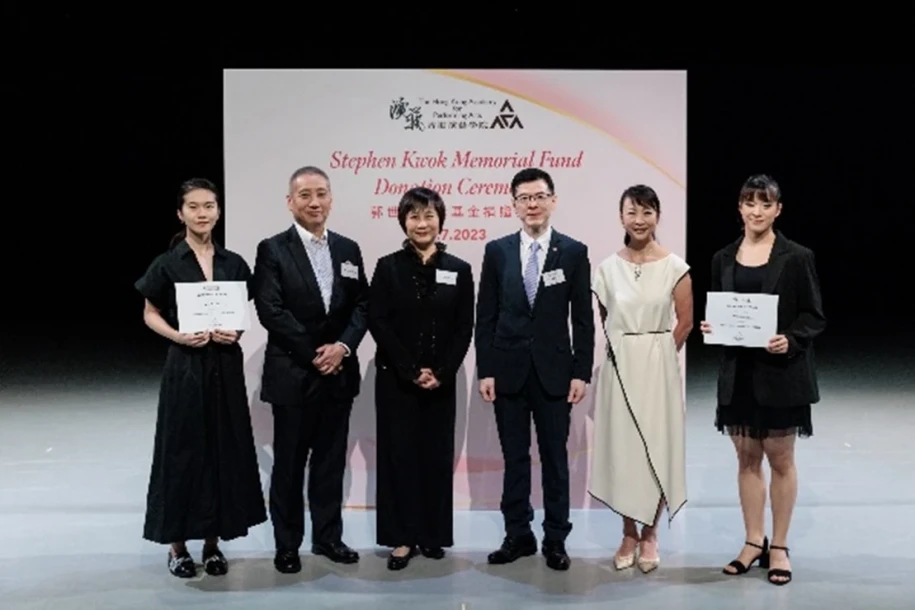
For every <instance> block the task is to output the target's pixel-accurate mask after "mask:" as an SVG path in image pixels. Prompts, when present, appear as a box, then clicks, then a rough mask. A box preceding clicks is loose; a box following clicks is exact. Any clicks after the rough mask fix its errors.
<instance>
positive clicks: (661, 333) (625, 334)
mask: <svg viewBox="0 0 915 610" xmlns="http://www.w3.org/2000/svg"><path fill="white" fill-rule="evenodd" d="M669 332H670V331H669V330H650V331H648V332H646V333H623V336H624V337H626V336H631V335H666V334H667V333H669Z"/></svg>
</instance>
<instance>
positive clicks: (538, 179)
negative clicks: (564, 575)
mask: <svg viewBox="0 0 915 610" xmlns="http://www.w3.org/2000/svg"><path fill="white" fill-rule="evenodd" d="M511 191H512V199H513V204H514V207H515V213H516V214H517V215H518V217H519V218H520V219H521V226H522V230H521V231H519V232H518V233H513V234H511V235H507V236H505V237H502V238H501V239H497V240H495V241H492V242H490V243H488V244H486V250H485V253H484V255H483V268H482V272H481V275H480V291H479V296H478V300H477V325H476V351H477V366H478V369H479V370H478V376H479V378H480V394H481V395H482V397H483V400H485V401H487V402H495V414H496V426H497V428H498V431H499V440H500V442H501V444H502V455H503V457H504V459H505V475H504V478H503V482H502V485H503V488H502V503H501V508H502V514H503V516H504V519H505V530H506V536H505V540H504V541H503V543H502V546H501V548H499V549H498V550H496V551H495V552H493V553H491V554H490V555H489V563H493V564H504V563H510V562H513V561H515V560H516V559H518V558H520V557H524V556H529V555H533V554H535V553H536V552H537V539H536V538H535V537H534V534H533V533H532V532H531V527H530V524H531V521H533V518H534V512H533V509H532V507H531V504H530V494H531V459H530V445H531V434H530V431H531V416H532V415H533V420H534V426H535V428H536V430H537V445H538V447H539V449H540V461H541V463H542V466H541V469H542V474H543V498H544V508H545V512H546V518H545V519H544V522H543V530H544V541H543V545H542V548H541V550H542V552H543V555H544V556H545V557H546V561H547V565H548V566H549V567H551V568H553V569H554V570H567V569H568V568H569V556H568V554H567V553H566V550H565V539H566V537H567V536H568V534H569V532H570V531H571V530H572V524H571V523H569V462H568V452H567V447H566V445H567V442H568V438H569V425H570V423H571V410H572V405H575V404H577V403H579V402H580V401H581V399H582V398H584V396H585V389H586V387H587V384H588V383H590V381H591V365H592V364H593V361H594V313H593V308H592V305H591V288H590V286H591V265H590V262H589V261H588V248H587V246H585V245H584V244H582V243H581V242H578V241H576V240H574V239H572V238H571V237H568V236H567V235H562V234H561V233H559V232H558V231H555V230H554V229H553V228H552V227H551V226H550V214H551V213H552V211H553V209H554V208H555V206H556V194H555V190H554V187H553V180H552V178H551V177H550V175H549V174H547V173H546V172H544V171H542V170H540V169H536V168H529V169H525V170H522V171H521V172H519V173H518V174H517V175H515V177H514V178H513V179H512V183H511ZM570 311H571V322H572V332H571V341H570V337H569V314H570Z"/></svg>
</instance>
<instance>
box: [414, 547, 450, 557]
mask: <svg viewBox="0 0 915 610" xmlns="http://www.w3.org/2000/svg"><path fill="white" fill-rule="evenodd" d="M419 551H420V552H421V553H422V554H423V557H428V558H429V559H441V558H443V557H444V556H445V549H443V548H441V547H438V546H436V547H427V546H424V547H420V549H419Z"/></svg>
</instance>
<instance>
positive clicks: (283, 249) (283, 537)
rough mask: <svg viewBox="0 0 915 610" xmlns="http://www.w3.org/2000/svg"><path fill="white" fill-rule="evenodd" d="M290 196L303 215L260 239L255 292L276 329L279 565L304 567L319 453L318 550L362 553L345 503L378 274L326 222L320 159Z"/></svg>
mask: <svg viewBox="0 0 915 610" xmlns="http://www.w3.org/2000/svg"><path fill="white" fill-rule="evenodd" d="M286 199H287V204H288V206H289V211H290V212H292V216H293V218H294V219H295V222H294V223H293V226H292V227H290V228H289V229H288V230H286V231H283V232H282V233H279V234H278V235H274V236H273V237H270V238H268V239H265V240H263V241H262V242H260V244H258V247H257V260H256V261H255V265H254V289H253V292H254V304H255V308H256V309H257V315H258V318H259V319H260V323H261V325H262V326H263V327H264V328H265V329H266V330H267V333H268V338H267V348H266V352H265V354H264V371H263V379H262V388H261V400H263V401H264V402H266V403H269V404H271V405H272V406H273V417H274V440H273V455H274V463H273V472H272V476H271V480H270V517H271V520H272V521H273V530H274V539H275V542H276V557H275V558H274V565H275V566H276V569H277V570H279V571H280V572H284V573H294V572H298V571H299V570H301V569H302V564H301V560H300V558H299V547H300V546H301V544H302V540H303V538H304V532H305V517H304V510H305V509H304V503H303V498H302V486H303V484H304V478H305V463H306V461H307V460H308V455H309V453H310V454H311V464H310V469H309V478H308V504H309V509H310V511H311V521H312V533H311V539H312V552H313V553H315V554H317V555H324V556H326V557H328V558H329V559H331V560H332V561H335V562H337V563H355V562H357V561H358V560H359V555H358V554H357V553H356V552H355V551H354V550H352V549H351V548H349V547H348V546H347V545H346V544H344V543H343V541H342V534H343V521H342V515H341V511H342V507H343V475H344V471H345V469H346V447H347V440H348V436H349V418H350V412H351V410H352V405H353V400H354V398H355V397H356V396H357V395H358V394H359V386H360V381H361V379H360V376H361V375H360V367H359V360H358V358H357V356H356V349H357V348H358V347H359V344H360V343H361V342H362V339H363V337H365V333H366V329H367V318H366V316H367V307H368V281H367V279H366V277H365V268H364V266H363V263H362V251H361V250H360V248H359V245H358V244H357V243H356V242H354V241H353V240H351V239H348V238H346V237H343V236H342V235H339V234H337V233H333V232H331V231H328V230H327V228H326V223H327V217H328V215H329V213H330V209H331V205H332V203H333V197H332V195H331V190H330V180H329V179H328V177H327V174H326V173H325V172H324V171H322V170H321V169H319V168H316V167H304V168H301V169H299V170H297V171H296V172H295V173H294V174H293V175H292V177H291V178H290V180H289V194H288V195H287V197H286Z"/></svg>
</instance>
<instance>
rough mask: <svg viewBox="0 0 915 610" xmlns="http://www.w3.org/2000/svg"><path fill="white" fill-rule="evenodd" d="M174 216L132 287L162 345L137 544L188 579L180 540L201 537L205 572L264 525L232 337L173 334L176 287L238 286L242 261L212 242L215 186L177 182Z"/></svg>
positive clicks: (218, 568) (190, 572)
mask: <svg viewBox="0 0 915 610" xmlns="http://www.w3.org/2000/svg"><path fill="white" fill-rule="evenodd" d="M177 207H178V218H179V219H180V221H181V222H182V223H183V224H184V225H185V230H184V231H182V232H181V233H179V234H178V235H176V236H175V239H174V240H173V241H172V246H171V248H170V249H169V250H168V251H166V252H165V253H163V254H161V255H159V256H158V257H157V258H156V259H155V260H154V261H153V262H152V264H151V265H150V266H149V269H148V270H147V271H146V274H145V275H144V276H143V277H142V278H140V280H139V281H137V283H136V288H137V290H138V291H139V292H140V294H142V295H143V297H144V298H145V300H146V301H145V308H144V311H143V320H144V322H146V325H147V326H149V328H151V329H152V330H153V331H155V332H156V333H158V334H159V335H161V336H163V337H165V338H166V339H168V340H170V341H171V344H170V345H169V347H168V353H167V355H166V359H165V368H164V371H163V374H162V381H161V386H160V390H159V406H158V418H157V422H156V436H155V446H154V449H153V457H152V470H151V474H150V480H149V491H148V496H147V505H146V522H145V525H144V529H143V537H144V538H145V539H147V540H150V541H152V542H158V543H161V544H169V545H171V548H170V551H169V555H168V568H169V571H170V572H171V573H172V574H174V575H175V576H178V577H181V578H190V577H192V576H194V575H195V574H196V566H195V565H194V561H193V560H192V559H191V556H190V555H189V554H188V551H187V547H186V546H185V541H187V540H204V541H205V542H204V546H203V555H202V559H203V566H204V569H205V570H206V572H207V573H208V574H211V575H221V574H225V573H226V572H227V571H228V563H227V561H226V558H225V556H224V555H223V554H222V552H221V551H220V550H219V546H218V542H219V540H220V539H222V540H232V539H233V538H239V537H242V536H245V535H247V533H248V528H250V527H253V526H255V525H258V524H261V523H264V522H265V521H266V520H267V512H266V503H265V500H264V494H263V492H262V490H261V485H260V477H259V475H258V467H257V457H256V454H255V450H254V436H253V434H252V431H251V420H250V415H249V411H248V393H247V390H246V388H245V376H244V363H243V355H242V350H241V347H240V346H239V345H238V338H239V336H240V333H238V332H234V331H225V330H214V331H211V332H203V333H194V334H188V333H181V332H178V330H176V329H177V328H178V311H177V303H176V299H175V283H176V282H204V281H244V282H249V281H250V277H251V271H250V269H249V267H248V264H247V263H246V262H245V260H244V259H243V258H242V257H241V256H239V255H238V254H235V253H234V252H230V251H229V250H226V249H225V248H223V247H221V246H219V245H218V244H216V243H214V242H213V240H212V231H213V226H214V225H215V224H216V222H217V221H218V220H219V203H218V201H217V196H216V187H215V186H214V185H213V184H212V183H211V182H209V181H207V180H202V179H193V180H189V181H187V182H185V183H184V184H182V185H181V189H180V192H179V195H178V206H177Z"/></svg>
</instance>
